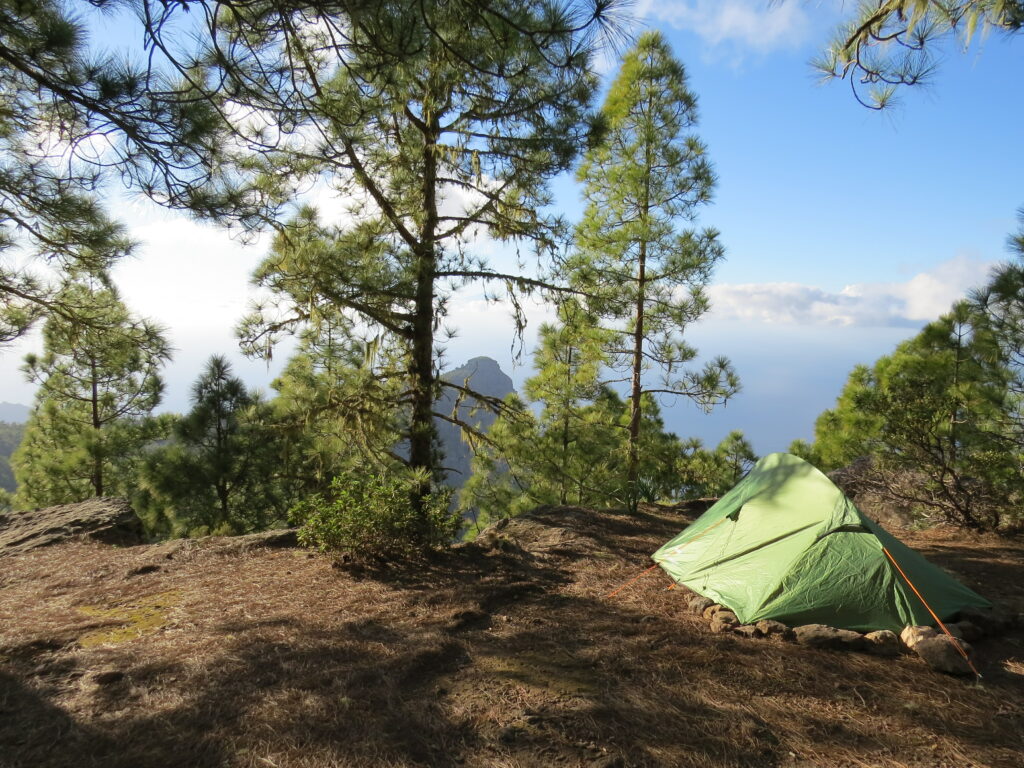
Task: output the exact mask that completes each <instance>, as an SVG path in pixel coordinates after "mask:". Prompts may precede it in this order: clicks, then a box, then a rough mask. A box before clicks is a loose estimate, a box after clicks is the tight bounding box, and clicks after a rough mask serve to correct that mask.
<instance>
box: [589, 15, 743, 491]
mask: <svg viewBox="0 0 1024 768" xmlns="http://www.w3.org/2000/svg"><path fill="white" fill-rule="evenodd" d="M601 118H602V128H603V133H602V135H601V140H600V141H599V142H597V143H596V144H595V145H594V146H593V147H591V148H590V149H589V150H588V151H587V153H586V155H585V157H584V162H583V164H582V166H581V167H580V170H579V174H578V178H579V179H580V181H582V182H583V184H584V197H585V199H586V203H587V205H586V211H585V215H584V218H583V220H582V221H581V222H580V224H579V225H578V227H577V229H576V245H577V252H576V254H575V255H574V257H573V258H572V259H571V260H570V264H569V269H570V275H571V278H570V279H571V280H572V282H573V284H574V285H575V286H576V287H578V288H580V289H581V290H582V291H583V292H584V293H585V294H586V295H587V296H588V309H589V310H590V311H591V312H592V313H593V314H594V315H595V316H597V317H599V318H600V319H601V320H602V321H604V323H605V328H606V329H607V330H606V332H607V334H608V336H609V340H608V342H607V344H606V348H607V358H608V362H609V363H610V365H611V366H612V367H613V368H614V369H616V370H622V371H625V372H626V375H627V376H628V377H629V380H630V382H631V392H630V421H629V423H628V425H627V427H628V434H629V451H628V456H629V459H628V463H629V468H628V474H629V483H630V485H634V486H635V485H636V483H637V482H638V480H639V475H638V472H639V461H640V450H639V443H640V423H641V420H642V406H643V397H642V396H643V394H644V392H652V391H653V392H658V393H660V394H665V395H674V396H682V397H687V398H690V399H692V400H695V401H696V402H698V403H699V404H701V405H703V406H705V407H710V406H711V405H713V404H715V403H719V402H723V401H724V400H725V399H727V398H728V397H729V396H731V395H732V394H734V393H735V392H737V391H738V389H739V382H738V379H737V378H736V375H735V374H734V372H733V370H732V368H731V366H730V364H729V362H728V361H727V360H725V359H724V358H718V359H715V360H713V361H711V362H709V363H708V364H707V365H705V366H704V368H703V369H702V370H692V369H687V368H686V367H685V366H686V365H687V364H688V363H690V362H692V361H693V360H694V358H695V357H696V355H697V351H696V350H695V349H694V348H693V347H691V346H690V345H689V344H687V343H686V341H685V340H684V332H685V329H686V328H687V326H688V325H689V324H690V323H692V322H695V321H696V320H697V319H699V318H700V317H701V315H703V314H704V313H705V312H706V311H707V309H708V300H707V297H706V295H705V293H704V287H705V285H706V284H707V282H708V281H709V280H710V277H711V272H712V269H713V267H714V265H715V264H716V262H718V261H719V260H720V259H721V258H722V256H723V252H724V251H723V248H722V246H721V244H720V243H719V241H718V233H717V232H715V231H714V230H711V229H704V230H702V231H698V230H696V229H692V228H685V229H681V228H680V224H681V223H690V222H692V221H693V220H694V219H695V218H696V216H697V211H698V209H699V208H700V206H702V205H704V204H706V203H708V202H710V200H711V193H712V189H713V187H714V181H715V177H714V172H713V170H712V168H711V164H710V162H709V161H708V159H707V149H706V147H705V146H704V144H703V143H702V142H701V141H700V139H698V138H697V136H696V135H694V134H693V133H692V129H693V127H694V126H695V125H696V122H697V113H696V97H695V96H694V94H693V93H692V92H691V91H690V90H689V89H688V87H687V83H686V75H685V72H684V70H683V66H682V64H680V63H679V62H678V61H677V60H676V59H675V58H674V57H673V55H672V51H671V49H670V48H669V46H668V44H667V43H666V42H665V41H664V39H663V38H662V37H661V35H660V34H658V33H656V32H648V33H645V34H644V35H643V36H642V37H641V38H640V40H639V41H638V42H637V44H636V46H635V47H634V48H633V49H632V50H630V51H629V52H628V53H627V54H626V55H625V57H624V59H623V62H622V69H621V71H620V72H619V75H618V77H617V78H616V79H615V81H614V82H613V83H612V86H611V89H610V90H609V92H608V97H607V99H606V100H605V104H604V107H603V108H602V111H601ZM649 369H656V370H658V371H659V372H660V373H661V382H660V384H659V385H657V386H647V387H645V386H644V383H643V376H644V374H645V372H647V371H648V370H649ZM636 491H637V488H633V490H632V491H631V492H630V493H631V496H632V498H633V501H632V502H631V504H633V503H635V500H636V497H637V493H636Z"/></svg>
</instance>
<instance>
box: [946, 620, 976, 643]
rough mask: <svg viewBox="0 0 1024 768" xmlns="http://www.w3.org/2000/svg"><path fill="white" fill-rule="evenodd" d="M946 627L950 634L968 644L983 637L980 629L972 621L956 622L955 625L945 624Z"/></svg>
mask: <svg viewBox="0 0 1024 768" xmlns="http://www.w3.org/2000/svg"><path fill="white" fill-rule="evenodd" d="M946 627H947V629H949V631H950V633H951V634H953V635H956V636H957V637H959V638H961V639H963V640H966V641H967V642H969V643H973V642H974V641H975V640H980V639H981V638H982V637H984V636H985V633H984V632H982V631H981V627H979V626H978V625H977V624H975V623H974V622H973V621H967V620H966V619H964V620H963V621H958V622H957V623H956V624H947V625H946ZM954 628H955V629H954Z"/></svg>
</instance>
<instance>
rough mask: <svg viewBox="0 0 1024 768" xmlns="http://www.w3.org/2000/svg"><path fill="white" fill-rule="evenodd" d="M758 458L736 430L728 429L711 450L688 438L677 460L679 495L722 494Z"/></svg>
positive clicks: (709, 495) (702, 495) (741, 477)
mask: <svg viewBox="0 0 1024 768" xmlns="http://www.w3.org/2000/svg"><path fill="white" fill-rule="evenodd" d="M757 458H758V457H757V454H755V453H754V449H753V448H752V447H751V445H750V443H749V442H748V441H747V439H746V438H745V437H744V436H743V433H742V432H740V431H739V430H734V431H732V432H730V433H729V434H728V435H726V437H725V438H724V439H723V440H722V442H720V443H719V444H718V445H717V446H716V447H715V448H714V450H710V451H709V450H707V449H706V448H704V446H703V445H702V444H701V441H700V440H696V439H693V440H689V441H687V443H686V444H684V445H683V450H682V458H681V460H680V462H679V480H678V481H681V483H682V485H681V488H680V489H679V495H680V496H681V497H682V498H684V499H700V498H714V497H716V496H723V495H725V494H726V493H727V492H728V491H729V490H731V489H732V487H733V486H734V485H736V483H738V482H739V481H740V480H742V479H743V477H744V476H745V475H746V474H747V472H749V471H750V468H751V467H753V466H754V464H755V463H756V462H757ZM678 481H677V482H678Z"/></svg>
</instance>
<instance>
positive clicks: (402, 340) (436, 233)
mask: <svg viewBox="0 0 1024 768" xmlns="http://www.w3.org/2000/svg"><path fill="white" fill-rule="evenodd" d="M357 6H358V7H352V8H348V7H347V6H344V4H342V5H340V6H338V5H328V6H318V5H313V6H309V7H306V8H304V9H303V14H302V23H301V24H297V25H296V24H295V23H294V20H293V19H292V18H291V17H290V15H288V14H281V13H279V9H278V8H277V7H276V5H275V4H274V3H256V4H253V5H251V6H247V8H246V10H245V12H244V13H240V14H239V15H237V16H236V15H234V14H232V15H224V16H221V15H218V17H217V21H218V23H217V24H216V25H215V26H212V27H211V33H212V34H213V36H214V38H215V43H216V50H215V51H214V50H212V49H211V50H210V51H208V52H207V53H208V58H207V60H208V62H209V69H208V72H207V74H208V78H207V81H208V82H216V83H220V82H228V83H230V85H231V87H230V88H228V89H226V90H225V92H223V93H218V94H213V95H212V97H213V98H219V99H221V100H222V102H223V103H224V104H225V107H226V108H228V109H230V110H231V111H232V112H237V111H241V112H244V113H248V114H252V115H259V116H260V119H256V120H252V121H241V120H240V121H236V122H235V123H234V125H233V128H234V131H235V133H236V137H235V140H234V141H232V142H230V143H229V144H228V145H227V146H229V147H230V148H237V149H238V152H237V153H236V154H235V155H234V156H233V157H231V158H230V160H231V162H230V163H228V164H227V166H226V167H230V168H231V169H232V171H233V172H234V174H235V176H236V177H238V178H243V177H244V180H245V182H246V183H247V184H249V187H250V189H251V190H252V191H253V194H254V195H257V196H258V195H266V196H269V197H270V198H273V199H274V201H276V202H277V203H280V204H282V205H283V204H285V203H290V202H292V200H293V199H294V196H295V191H296V189H298V188H301V187H303V186H305V185H308V184H310V183H314V182H318V181H319V182H323V183H326V184H327V185H328V186H329V187H330V188H331V189H332V190H333V191H334V192H336V193H337V194H338V195H339V196H340V197H341V198H343V199H345V200H349V201H351V210H350V214H351V215H350V216H348V217H346V218H345V220H344V223H343V224H342V225H337V226H335V225H330V224H326V223H323V222H321V221H320V220H319V219H318V217H317V215H316V213H315V212H313V211H311V210H302V211H299V212H298V213H297V214H296V215H294V216H287V215H285V216H283V217H282V216H279V215H278V213H277V212H274V216H275V218H276V219H277V223H278V224H279V225H280V226H279V227H278V231H279V232H280V235H279V236H278V238H277V239H276V240H275V243H274V248H273V252H272V254H271V255H270V257H269V258H268V259H267V260H266V261H265V262H264V263H263V264H262V265H261V266H260V268H259V269H258V271H257V275H256V278H257V281H258V282H259V284H261V285H263V286H265V287H266V288H268V289H269V292H270V294H271V297H272V298H271V302H270V305H269V306H267V307H265V308H263V311H260V312H257V313H256V314H254V315H253V316H252V317H250V318H248V319H247V320H246V321H245V323H244V324H243V329H242V331H243V337H244V338H245V340H246V341H247V342H248V344H249V348H250V350H251V351H254V352H256V351H262V352H265V351H266V350H267V349H268V348H269V347H270V346H272V344H273V342H274V340H275V339H276V338H277V337H278V336H279V335H280V334H282V333H289V332H296V331H298V330H301V329H304V328H312V329H314V330H315V329H316V328H317V326H318V325H319V324H320V322H321V321H322V319H323V318H325V317H327V318H329V319H330V322H332V323H333V327H334V329H335V330H336V332H338V333H347V334H348V335H349V336H350V338H351V346H352V347H358V346H362V347H364V348H367V349H368V348H371V347H373V348H376V349H377V350H378V354H376V355H373V356H372V360H371V361H370V363H369V364H368V365H367V366H366V367H367V369H368V370H369V371H370V372H371V374H372V375H371V377H370V378H369V379H368V382H372V381H373V380H376V381H380V382H381V385H382V386H381V389H380V390H378V391H377V392H372V393H369V392H364V394H367V395H368V398H367V399H366V400H364V402H367V401H376V402H387V403H388V408H389V409H394V408H396V407H397V408H399V409H400V410H401V414H400V419H399V427H400V429H401V432H402V438H403V440H402V442H403V444H405V445H407V446H408V459H407V462H406V463H407V464H408V465H409V466H410V467H411V468H413V469H416V470H424V471H426V473H427V475H428V476H430V477H432V478H435V479H436V478H437V477H438V476H439V470H440V466H441V462H440V460H439V456H438V453H437V451H436V446H435V434H434V427H433V424H434V422H433V419H434V414H433V403H434V402H435V401H436V399H437V394H438V389H439V387H440V386H441V383H440V382H438V381H437V377H436V369H437V356H438V352H439V349H438V345H437V343H436V341H437V340H436V338H435V336H436V335H437V333H438V329H439V328H440V327H441V326H442V325H443V322H444V319H445V317H446V315H447V313H448V300H449V297H450V296H451V295H452V293H453V291H454V290H455V289H456V288H457V287H458V286H459V285H461V284H464V283H467V282H480V281H482V282H483V284H484V285H485V286H498V287H499V288H502V287H504V288H507V289H509V290H510V291H517V290H519V289H524V288H527V287H541V286H542V285H544V283H543V281H541V280H540V279H539V278H537V277H536V276H531V275H528V274H519V273H513V274H502V273H498V272H496V271H495V270H493V269H491V268H490V267H489V265H488V263H487V260H486V257H485V251H484V249H481V248H480V247H479V242H480V239H481V237H482V236H489V237H491V238H494V239H497V240H502V241H515V242H516V243H517V245H522V246H524V247H531V246H532V247H534V249H535V250H536V251H537V252H538V253H540V254H543V255H547V254H548V253H550V252H551V251H552V249H554V248H555V247H556V246H557V245H558V243H559V239H560V234H561V232H560V222H559V221H558V220H557V219H556V218H554V217H551V216H548V215H545V214H544V213H543V209H544V208H545V207H546V206H547V205H548V204H549V203H550V197H549V195H548V191H547V186H548V182H549V180H550V179H551V178H552V177H554V176H556V175H557V174H559V173H561V172H563V171H565V170H566V169H568V167H569V165H570V163H571V162H572V160H573V157H574V156H575V154H576V153H577V151H578V150H579V148H580V147H581V146H582V145H583V144H584V143H585V141H586V137H587V133H588V130H589V122H588V120H587V117H588V115H587V107H588V103H589V101H590V99H591V97H592V94H593V91H594V89H595V87H596V77H595V76H594V74H593V73H592V71H591V55H592V52H593V49H594V46H595V34H596V32H597V31H599V29H600V28H601V27H602V25H603V23H604V12H605V10H606V8H607V4H606V3H603V2H602V3H597V4H594V5H593V7H590V4H589V3H569V2H550V1H549V0H528V1H527V2H521V1H520V0H515V1H513V0H497V1H496V2H489V3H478V2H475V0H444V1H443V2H442V1H441V0H427V2H421V3H414V4H410V3H405V2H380V3H370V4H366V3H362V4H357ZM588 8H589V10H590V11H591V12H592V13H591V14H590V15H589V16H587V15H586V14H585V11H587V10H588ZM338 62H344V63H345V65H344V67H339V66H338ZM273 137H280V140H275V139H274V138H273ZM282 218H284V220H282ZM395 394H397V399H391V398H392V397H393V396H394V395H395ZM376 450H377V451H378V452H383V451H385V450H386V446H383V445H381V446H377V448H376ZM427 489H428V486H426V485H425V486H424V491H425V492H426V490H427Z"/></svg>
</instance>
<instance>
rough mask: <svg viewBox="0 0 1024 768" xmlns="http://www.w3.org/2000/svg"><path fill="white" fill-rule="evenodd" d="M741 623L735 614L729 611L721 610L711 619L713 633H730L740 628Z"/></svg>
mask: <svg viewBox="0 0 1024 768" xmlns="http://www.w3.org/2000/svg"><path fill="white" fill-rule="evenodd" d="M739 623H740V620H739V619H737V618H736V614H735V613H733V612H732V611H728V610H720V611H718V613H716V614H715V616H714V618H713V619H711V631H712V632H728V631H730V630H731V629H733V628H734V627H736V626H739Z"/></svg>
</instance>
